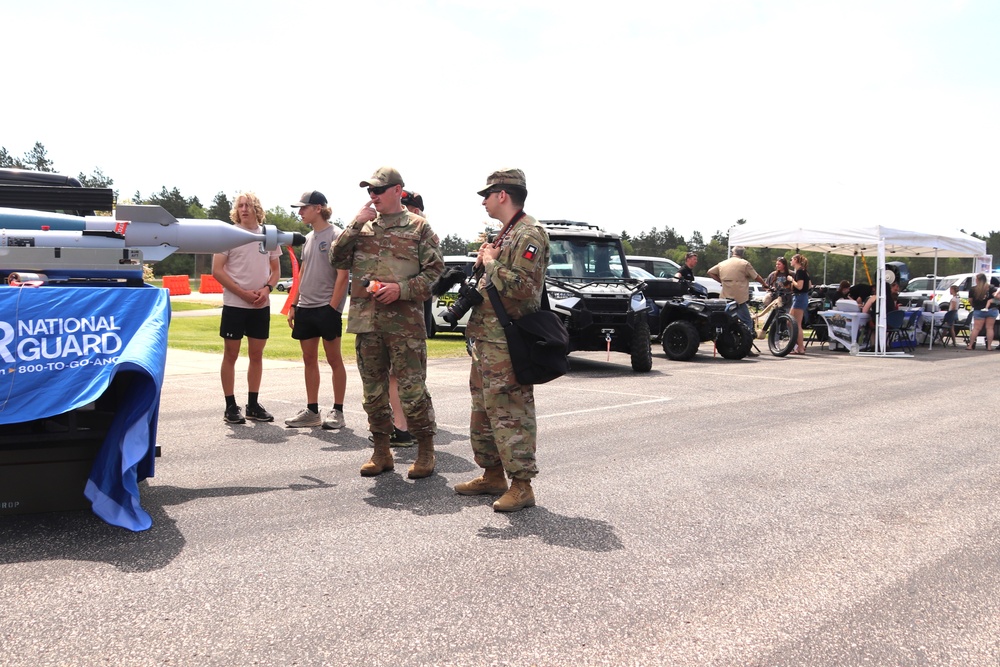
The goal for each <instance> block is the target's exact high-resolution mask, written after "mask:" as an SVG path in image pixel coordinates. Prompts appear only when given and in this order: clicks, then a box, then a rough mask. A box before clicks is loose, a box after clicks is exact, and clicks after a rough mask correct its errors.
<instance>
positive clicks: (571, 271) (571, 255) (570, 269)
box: [545, 238, 624, 279]
mask: <svg viewBox="0 0 1000 667" xmlns="http://www.w3.org/2000/svg"><path fill="white" fill-rule="evenodd" d="M549 248H550V251H549V252H550V262H549V267H548V269H546V271H545V273H546V275H548V276H551V277H553V278H585V279H597V278H605V279H606V278H618V277H620V276H621V273H622V268H621V267H622V264H624V262H623V261H622V254H621V250H620V249H619V248H620V246H619V245H618V240H617V239H581V238H577V239H551V240H550V242H549Z"/></svg>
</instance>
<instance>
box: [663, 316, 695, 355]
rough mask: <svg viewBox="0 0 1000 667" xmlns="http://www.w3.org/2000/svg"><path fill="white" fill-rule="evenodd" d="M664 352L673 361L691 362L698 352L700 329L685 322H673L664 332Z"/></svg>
mask: <svg viewBox="0 0 1000 667" xmlns="http://www.w3.org/2000/svg"><path fill="white" fill-rule="evenodd" d="M661 342H662V343H663V351H664V352H665V353H666V354H667V358H668V359H670V360H671V361H690V360H691V358H693V357H694V355H695V354H697V352H698V346H699V345H700V344H701V339H700V337H699V336H698V329H697V328H695V326H694V325H693V324H691V323H690V322H687V321H685V320H677V321H676V322H671V323H670V324H668V325H667V327H666V328H665V329H664V330H663V337H662V341H661Z"/></svg>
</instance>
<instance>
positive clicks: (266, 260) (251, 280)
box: [222, 227, 281, 308]
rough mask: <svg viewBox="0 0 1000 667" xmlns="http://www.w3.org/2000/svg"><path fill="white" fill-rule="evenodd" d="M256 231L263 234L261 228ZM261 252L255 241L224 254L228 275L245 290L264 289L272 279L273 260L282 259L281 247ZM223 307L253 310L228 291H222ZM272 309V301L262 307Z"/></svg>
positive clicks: (226, 251)
mask: <svg viewBox="0 0 1000 667" xmlns="http://www.w3.org/2000/svg"><path fill="white" fill-rule="evenodd" d="M255 231H256V233H258V234H259V233H261V232H263V230H262V229H261V228H260V227H258V228H257V229H256V230H255ZM260 250H261V244H260V243H258V242H256V241H254V242H253V243H247V244H245V245H241V246H237V247H235V248H232V249H231V250H225V251H223V252H222V254H223V255H225V256H226V273H228V274H229V277H230V278H232V279H233V280H234V281H235V282H236V284H237V285H239V286H240V287H242V288H243V289H245V290H255V289H260V288H261V287H263V286H264V285H265V284H266V283H267V281H268V280H269V279H270V278H271V258H272V257H281V246H278V247H277V248H275V249H274V250H271V251H269V252H268V251H265V252H264V253H261V252H260ZM222 305H224V306H235V307H236V308H252V306H251V305H250V304H249V303H247V302H246V301H244V300H243V299H241V298H240V297H239V296H238V295H236V294H234V293H232V292H230V291H229V290H228V289H223V290H222ZM270 307H271V305H270V300H268V303H266V304H264V306H262V308H270Z"/></svg>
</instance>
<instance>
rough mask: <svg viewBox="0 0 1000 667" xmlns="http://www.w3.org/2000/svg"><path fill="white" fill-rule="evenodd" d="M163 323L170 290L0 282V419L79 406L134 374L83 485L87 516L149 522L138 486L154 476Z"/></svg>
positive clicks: (129, 523)
mask: <svg viewBox="0 0 1000 667" xmlns="http://www.w3.org/2000/svg"><path fill="white" fill-rule="evenodd" d="M169 325H170V298H169V294H168V292H167V290H164V289H160V288H156V287H152V286H149V285H145V286H143V287H121V286H115V287H55V286H43V287H8V286H2V287H0V424H13V423H19V422H27V421H34V420H36V419H45V418H48V417H53V416H55V415H60V414H62V413H64V412H68V411H70V410H74V409H76V408H80V407H83V406H85V405H88V404H89V403H92V402H94V401H95V400H97V399H98V398H99V397H100V396H101V395H102V394H103V393H104V392H105V390H107V388H108V386H109V385H110V384H111V382H112V380H113V379H114V378H115V376H116V374H118V373H122V372H127V373H131V374H133V377H132V378H130V385H129V386H130V389H129V391H128V393H127V395H126V396H125V398H124V399H123V400H122V402H121V404H120V405H119V406H118V407H117V409H116V411H115V415H114V419H113V421H112V423H111V426H110V428H109V430H108V434H107V437H106V438H105V440H104V443H103V445H102V446H101V449H100V451H99V452H98V455H97V458H96V460H95V461H94V466H93V468H92V470H91V473H90V478H89V480H88V482H87V487H86V490H85V495H86V496H87V499H88V500H90V502H91V505H92V507H93V510H94V513H95V514H97V515H98V516H99V517H101V518H102V519H104V520H105V521H107V522H108V523H110V524H112V525H115V526H121V527H123V528H128V529H129V530H145V529H147V528H149V527H150V526H151V525H152V519H151V518H150V516H149V514H147V513H146V512H145V511H144V510H143V509H142V507H141V506H140V504H139V487H138V483H139V482H140V481H142V480H143V479H146V478H147V477H152V475H153V462H154V456H155V451H156V425H157V415H158V413H159V407H160V389H161V388H162V385H163V373H164V368H165V366H166V361H167V329H168V327H169Z"/></svg>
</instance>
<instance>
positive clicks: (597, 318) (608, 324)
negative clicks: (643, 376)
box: [542, 276, 655, 373]
mask: <svg viewBox="0 0 1000 667" xmlns="http://www.w3.org/2000/svg"><path fill="white" fill-rule="evenodd" d="M546 287H547V288H548V295H547V300H548V308H549V309H550V310H552V311H553V312H555V313H557V314H558V315H560V316H561V317H562V318H563V321H564V322H565V324H566V329H567V331H569V344H570V351H571V352H572V351H577V350H580V351H604V350H609V351H611V352H624V353H626V354H628V355H629V357H630V359H631V361H632V370H634V371H635V372H637V373H648V372H649V371H650V370H651V369H652V368H653V351H652V347H651V345H650V340H649V331H650V328H649V325H650V323H649V313H650V308H655V306H654V304H653V302H652V301H651V300H648V299H647V298H646V297H645V295H644V294H643V290H644V289H645V284H644V283H643V282H642V281H640V280H634V279H630V278H608V279H604V280H586V281H581V280H567V279H561V280H560V279H556V278H552V277H551V276H550V277H548V278H547V279H546ZM542 307H543V308H545V307H546V305H545V302H544V301H543V304H542Z"/></svg>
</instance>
